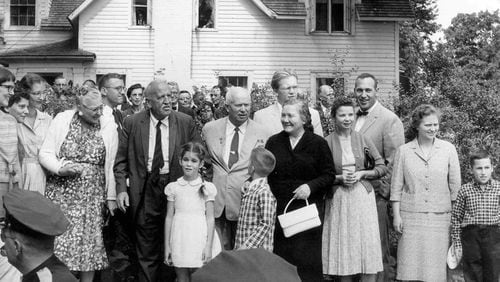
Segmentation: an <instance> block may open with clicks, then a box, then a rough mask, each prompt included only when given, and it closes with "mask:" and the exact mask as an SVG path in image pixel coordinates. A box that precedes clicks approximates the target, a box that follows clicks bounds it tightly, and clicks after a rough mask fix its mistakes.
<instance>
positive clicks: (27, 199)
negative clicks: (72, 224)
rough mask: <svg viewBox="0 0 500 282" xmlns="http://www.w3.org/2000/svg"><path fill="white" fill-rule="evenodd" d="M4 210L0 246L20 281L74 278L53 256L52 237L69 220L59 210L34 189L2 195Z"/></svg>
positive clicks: (69, 280) (70, 281) (68, 281)
mask: <svg viewBox="0 0 500 282" xmlns="http://www.w3.org/2000/svg"><path fill="white" fill-rule="evenodd" d="M3 203H4V208H5V212H6V217H5V225H4V226H3V228H2V233H1V239H2V241H3V242H4V243H5V245H4V246H3V247H2V248H1V249H0V252H1V254H2V255H3V256H6V257H7V259H8V261H9V263H10V264H12V265H13V266H14V267H15V268H17V269H18V270H19V271H20V272H21V274H22V279H21V281H22V282H46V281H54V282H55V281H57V282H73V281H77V280H76V278H75V277H74V276H73V275H72V274H71V272H70V271H69V269H68V267H67V266H66V265H64V263H62V262H61V261H60V260H59V259H58V258H57V257H56V256H55V255H54V240H55V237H56V236H58V235H61V234H62V233H64V232H65V231H66V229H67V228H68V226H69V222H68V220H67V219H66V217H65V216H64V214H63V213H62V211H61V209H60V208H59V207H58V206H56V205H55V204H53V203H52V202H51V201H50V200H49V199H47V198H44V197H43V196H42V195H40V194H39V193H37V192H32V191H26V190H20V189H13V190H11V191H10V192H9V193H7V194H6V195H5V196H3Z"/></svg>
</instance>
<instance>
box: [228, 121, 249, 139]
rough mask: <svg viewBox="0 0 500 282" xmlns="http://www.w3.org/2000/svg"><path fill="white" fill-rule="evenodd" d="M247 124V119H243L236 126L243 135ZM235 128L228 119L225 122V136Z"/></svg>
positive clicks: (231, 133)
mask: <svg viewBox="0 0 500 282" xmlns="http://www.w3.org/2000/svg"><path fill="white" fill-rule="evenodd" d="M247 126H248V120H247V121H245V122H244V123H242V124H241V125H240V126H238V129H239V131H240V133H241V134H242V135H245V132H246V130H247ZM235 128H236V126H235V125H234V124H233V123H232V122H230V121H229V119H228V120H227V123H226V136H228V135H231V136H232V135H233V132H234V129H235Z"/></svg>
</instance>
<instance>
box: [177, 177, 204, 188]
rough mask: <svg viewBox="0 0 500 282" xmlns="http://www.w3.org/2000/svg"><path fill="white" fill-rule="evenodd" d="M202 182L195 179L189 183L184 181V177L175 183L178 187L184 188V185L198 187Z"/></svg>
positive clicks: (199, 178)
mask: <svg viewBox="0 0 500 282" xmlns="http://www.w3.org/2000/svg"><path fill="white" fill-rule="evenodd" d="M202 182H203V181H202V180H201V177H197V178H196V179H194V180H191V181H187V180H186V179H184V177H181V178H179V179H177V183H179V185H181V186H186V185H190V186H198V185H200V184H201V183H202Z"/></svg>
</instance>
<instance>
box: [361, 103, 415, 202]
mask: <svg viewBox="0 0 500 282" xmlns="http://www.w3.org/2000/svg"><path fill="white" fill-rule="evenodd" d="M359 133H361V134H362V135H364V136H365V137H368V138H370V140H371V141H372V142H373V143H374V144H375V147H377V150H378V152H379V153H380V155H381V156H382V158H383V159H384V160H385V164H386V166H387V167H388V168H389V173H388V174H387V175H386V176H385V178H383V179H382V180H380V181H372V185H373V188H375V190H376V191H377V193H379V194H381V195H382V196H384V197H386V198H387V197H388V196H389V193H390V178H391V172H392V165H393V162H394V156H395V154H396V150H397V149H398V147H399V146H401V145H403V144H404V143H405V137H404V128H403V123H402V122H401V120H400V119H399V118H398V116H396V114H394V113H393V112H392V111H390V110H388V109H387V108H385V107H384V106H382V104H380V102H379V103H377V105H376V106H375V107H374V108H373V110H372V111H370V113H368V115H367V116H366V121H365V123H364V124H363V127H361V129H360V130H359Z"/></svg>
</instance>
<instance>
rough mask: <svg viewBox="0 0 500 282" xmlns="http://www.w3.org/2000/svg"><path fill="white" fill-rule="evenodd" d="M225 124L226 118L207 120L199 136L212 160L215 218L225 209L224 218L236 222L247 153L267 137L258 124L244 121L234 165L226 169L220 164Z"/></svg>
mask: <svg viewBox="0 0 500 282" xmlns="http://www.w3.org/2000/svg"><path fill="white" fill-rule="evenodd" d="M227 122H229V121H228V118H227V117H225V118H221V119H218V120H214V121H211V122H209V123H207V124H206V125H205V126H204V127H203V129H202V134H203V136H205V140H206V143H207V148H208V153H209V154H210V157H211V160H212V166H213V171H214V175H213V179H212V182H213V183H214V184H215V187H217V195H216V197H215V217H220V216H221V215H222V211H223V210H224V208H225V209H226V211H225V214H226V219H228V220H233V221H236V220H238V213H239V210H240V202H241V187H242V186H243V183H244V182H245V180H247V179H248V178H249V177H250V175H249V174H248V165H249V163H250V153H251V152H252V149H253V148H255V147H258V146H264V145H265V144H266V142H267V139H268V138H269V136H271V134H270V133H269V131H268V130H267V129H265V128H264V127H263V126H261V125H260V124H257V123H256V122H254V121H252V120H248V126H247V129H246V132H245V136H244V137H243V143H242V147H241V148H240V154H239V158H238V162H236V163H235V164H234V165H233V167H232V168H229V167H228V165H227V163H226V162H225V161H224V146H225V143H226V137H225V136H226V123H227Z"/></svg>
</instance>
